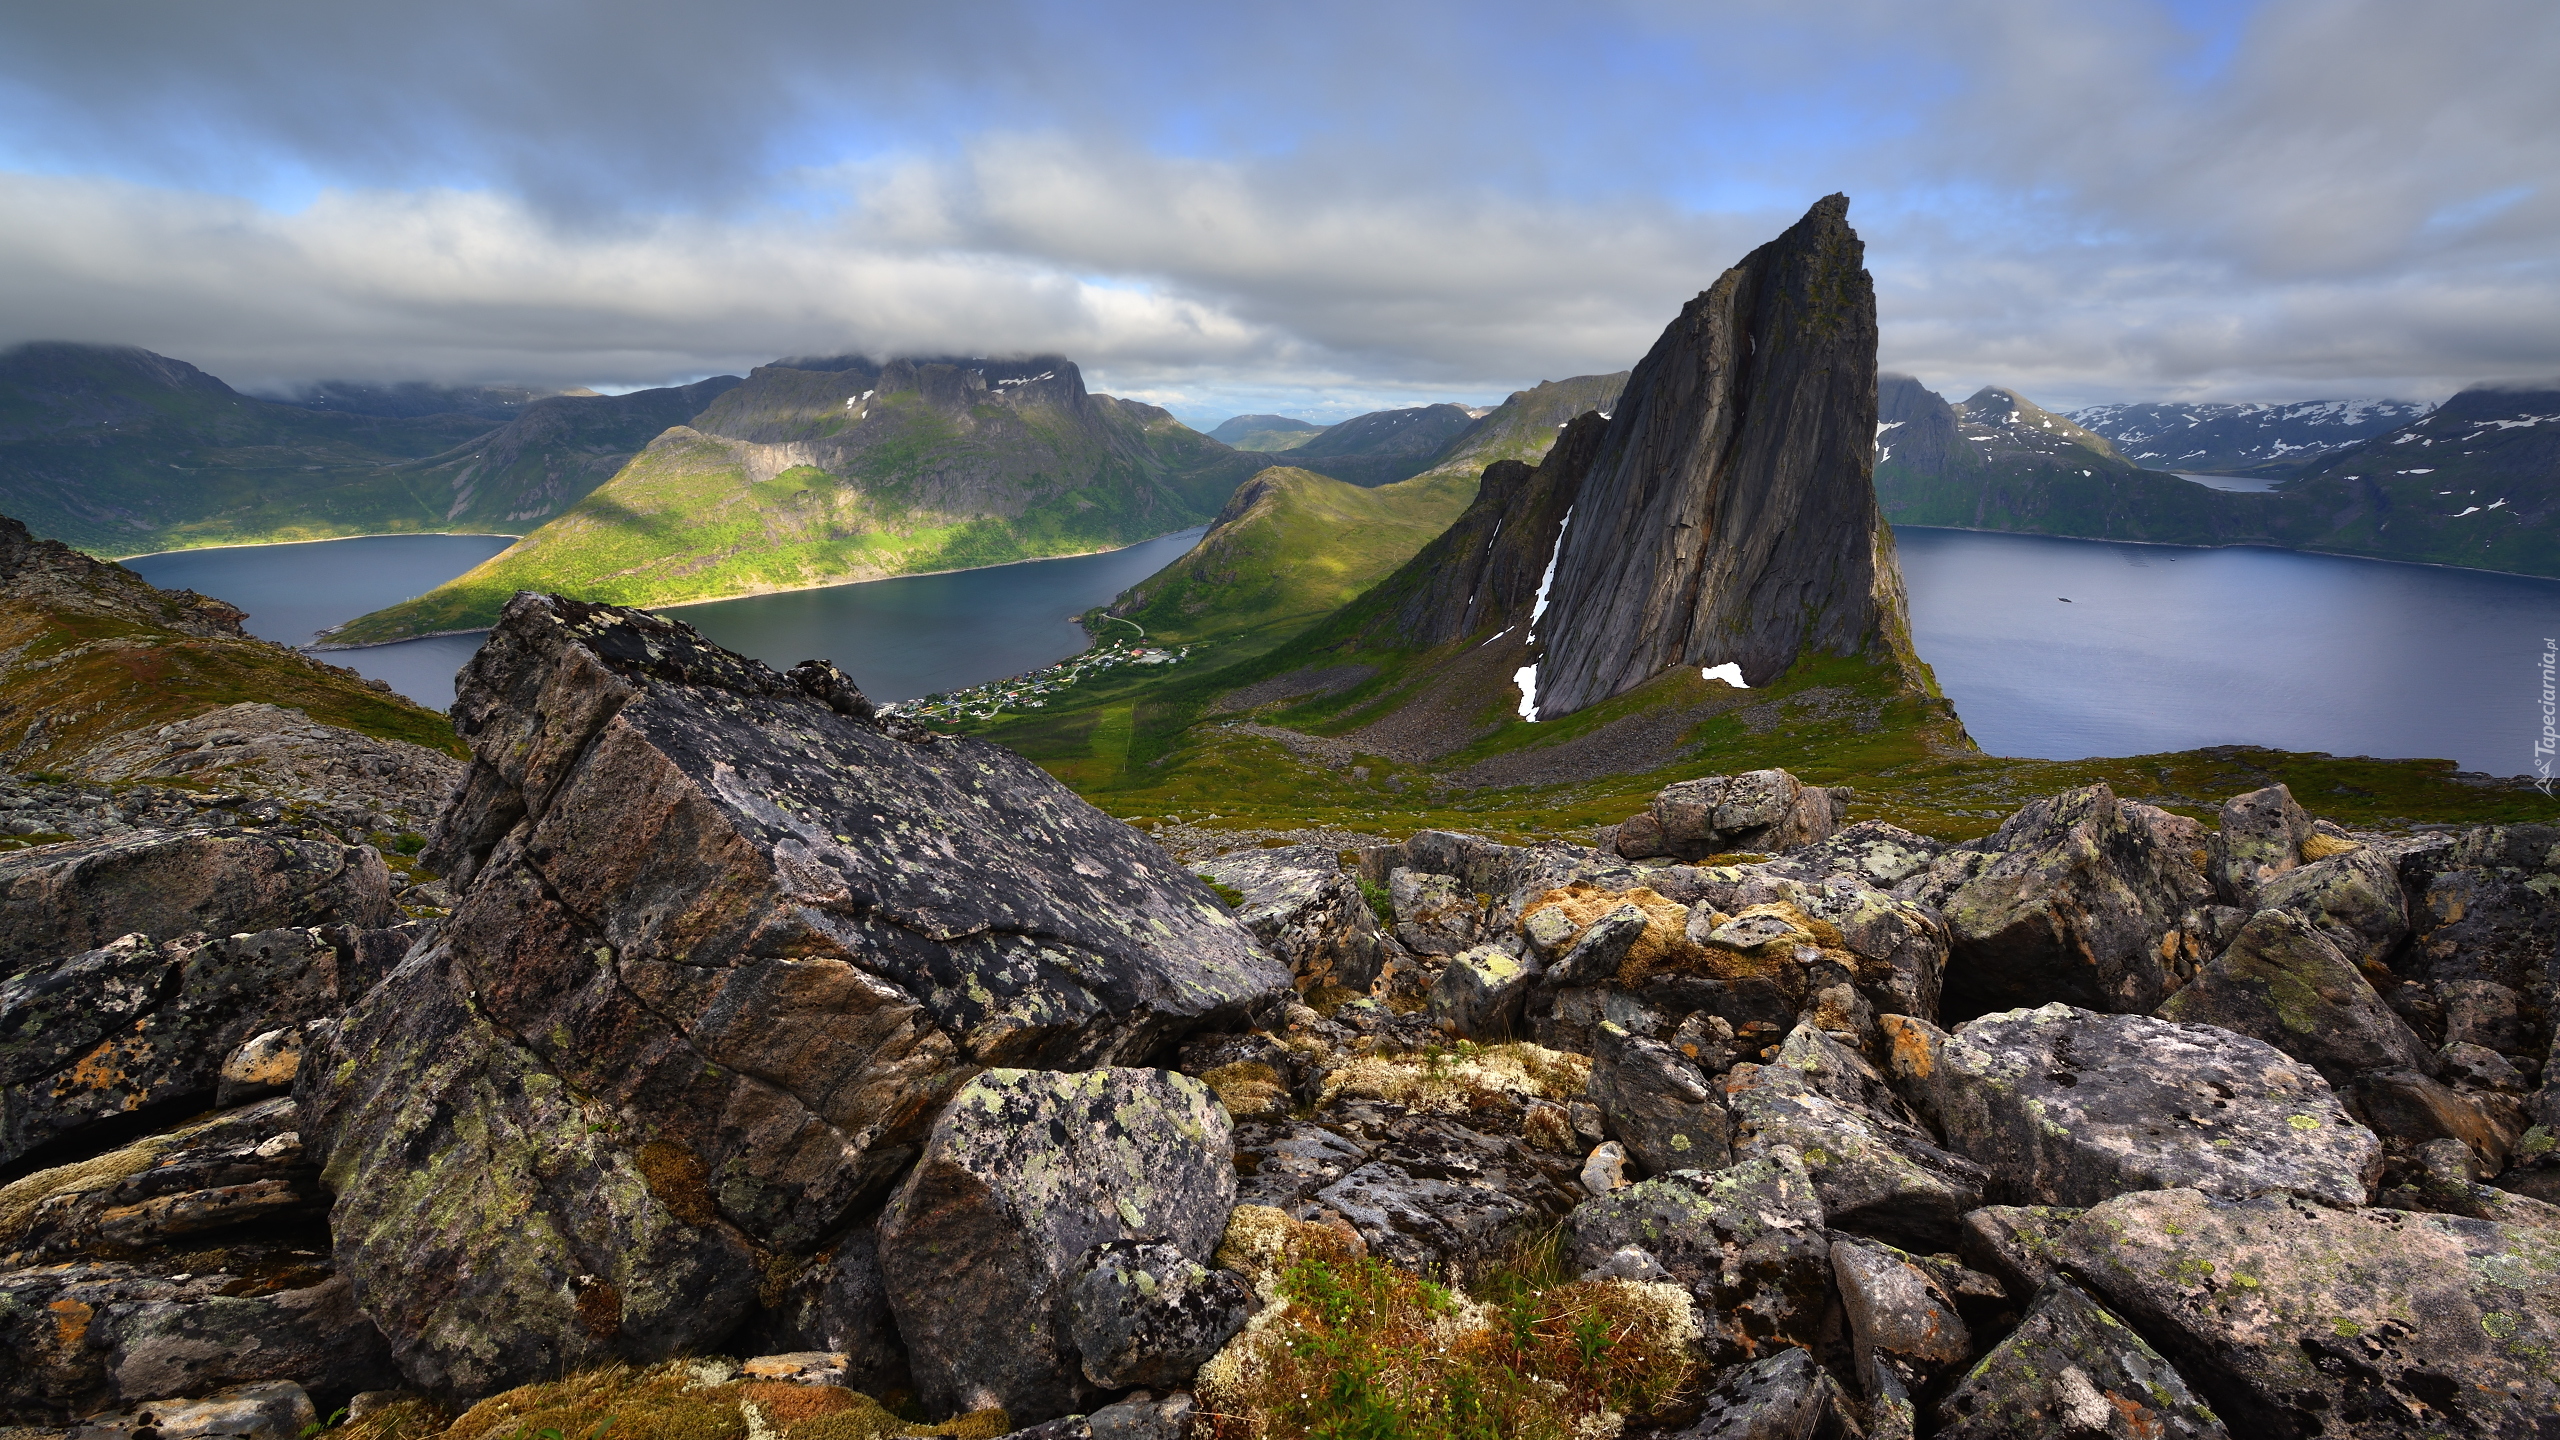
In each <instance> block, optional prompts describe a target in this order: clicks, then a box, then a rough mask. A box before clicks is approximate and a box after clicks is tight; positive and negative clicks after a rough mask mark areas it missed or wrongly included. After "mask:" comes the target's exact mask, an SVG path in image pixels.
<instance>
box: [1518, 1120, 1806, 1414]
mask: <svg viewBox="0 0 2560 1440" xmlns="http://www.w3.org/2000/svg"><path fill="white" fill-rule="evenodd" d="M1822 1220H1823V1215H1822V1201H1821V1199H1820V1198H1819V1197H1818V1196H1817V1195H1816V1194H1815V1192H1814V1188H1813V1178H1812V1177H1811V1176H1810V1175H1807V1174H1806V1173H1805V1168H1804V1164H1803V1161H1802V1160H1801V1158H1799V1157H1798V1156H1797V1155H1796V1154H1795V1152H1793V1151H1780V1152H1777V1153H1775V1154H1773V1155H1771V1156H1770V1157H1768V1158H1766V1159H1761V1160H1753V1161H1748V1162H1745V1163H1743V1164H1738V1165H1732V1166H1728V1167H1726V1168H1725V1169H1722V1170H1718V1171H1715V1172H1713V1173H1702V1172H1699V1171H1694V1170H1684V1171H1674V1172H1673V1173H1671V1174H1669V1175H1665V1176H1662V1177H1660V1178H1658V1179H1653V1180H1646V1181H1642V1182H1639V1183H1637V1184H1634V1185H1630V1186H1628V1187H1627V1188H1625V1189H1623V1190H1619V1191H1617V1192H1615V1193H1613V1194H1610V1195H1607V1196H1603V1197H1600V1198H1597V1199H1593V1200H1589V1201H1585V1202H1584V1203H1583V1204H1582V1205H1581V1206H1580V1207H1578V1208H1577V1209H1575V1211H1574V1212H1573V1215H1572V1217H1571V1218H1570V1219H1569V1220H1567V1221H1566V1223H1565V1258H1566V1261H1567V1263H1568V1264H1570V1265H1571V1266H1572V1267H1573V1268H1574V1269H1576V1270H1581V1271H1591V1270H1595V1269H1600V1268H1601V1267H1604V1266H1609V1265H1612V1264H1613V1263H1614V1264H1617V1265H1624V1264H1625V1263H1626V1262H1625V1261H1623V1260H1618V1259H1616V1257H1618V1256H1619V1255H1620V1254H1621V1252H1624V1251H1629V1250H1634V1251H1639V1252H1642V1254H1643V1256H1644V1257H1646V1259H1647V1260H1648V1261H1649V1262H1650V1264H1651V1265H1652V1266H1655V1267H1658V1268H1659V1270H1660V1271H1661V1272H1663V1274H1665V1275H1667V1276H1668V1277H1669V1278H1670V1279H1672V1280H1675V1281H1677V1282H1678V1283H1680V1284H1681V1285H1682V1286H1684V1287H1686V1288H1687V1289H1688V1291H1689V1294H1690V1297H1691V1298H1692V1299H1693V1300H1695V1301H1696V1302H1697V1306H1698V1314H1699V1317H1700V1319H1701V1321H1702V1322H1703V1323H1704V1325H1705V1327H1706V1331H1707V1333H1706V1337H1705V1340H1704V1345H1705V1348H1706V1350H1707V1352H1708V1354H1709V1355H1710V1356H1711V1357H1712V1362H1713V1363H1714V1364H1717V1365H1720V1366H1721V1365H1730V1364H1734V1363H1737V1362H1739V1361H1743V1360H1747V1359H1750V1358H1752V1357H1753V1356H1755V1355H1757V1354H1759V1353H1761V1352H1762V1351H1763V1350H1764V1349H1765V1348H1767V1347H1769V1346H1771V1345H1773V1344H1778V1345H1785V1344H1793V1345H1800V1346H1806V1347H1808V1348H1809V1347H1810V1346H1811V1345H1812V1344H1813V1342H1814V1340H1815V1339H1816V1337H1817V1335H1818V1333H1819V1331H1820V1328H1821V1323H1822V1308H1823V1302H1824V1297H1825V1296H1826V1295H1827V1294H1828V1292H1829V1289H1830V1278H1831V1277H1830V1267H1831V1260H1830V1256H1831V1247H1830V1243H1829V1241H1828V1240H1826V1239H1825V1238H1824V1235H1823V1230H1822ZM1648 1273H1650V1272H1648ZM1657 1278H1658V1277H1657Z"/></svg>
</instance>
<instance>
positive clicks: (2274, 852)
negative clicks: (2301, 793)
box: [2205, 785, 2311, 910]
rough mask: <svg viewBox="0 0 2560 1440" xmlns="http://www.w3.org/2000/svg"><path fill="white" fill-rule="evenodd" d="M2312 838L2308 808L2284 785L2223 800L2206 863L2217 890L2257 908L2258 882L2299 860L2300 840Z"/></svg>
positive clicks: (2233, 902) (2230, 901) (2230, 900)
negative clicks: (2301, 804)
mask: <svg viewBox="0 0 2560 1440" xmlns="http://www.w3.org/2000/svg"><path fill="white" fill-rule="evenodd" d="M2310 838H2311V816H2310V814H2309V813H2308V812H2306V811H2305V810H2304V809H2303V808H2302V807H2301V806H2300V805H2298V804H2296V803H2294V799H2293V792H2292V791H2291V790H2289V789H2287V788H2286V787H2284V786H2282V785H2269V786H2267V787H2266V788H2265V789H2263V790H2252V791H2249V792H2248V793H2247V794H2244V795H2234V796H2232V797H2231V798H2230V799H2228V800H2225V801H2223V802H2222V817H2221V823H2220V826H2219V828H2218V829H2216V830H2215V832H2214V834H2213V836H2212V838H2211V840H2210V841H2209V842H2208V846H2207V856H2208V858H2207V860H2206V864H2205V868H2206V871H2207V873H2208V874H2209V875H2210V877H2211V878H2212V881H2213V888H2214V890H2215V892H2216V893H2217V894H2219V895H2220V896H2221V897H2222V899H2223V900H2224V902H2225V903H2227V904H2231V905H2237V906H2239V907H2241V908H2243V909H2246V910H2256V909H2259V908H2260V906H2259V904H2258V889H2259V887H2260V886H2262V885H2265V884H2266V883H2267V882H2268V881H2270V880H2273V879H2275V878H2276V877H2277V876H2279V875H2282V874H2283V873H2285V872H2286V871H2288V870H2291V869H2292V868H2293V867H2295V866H2296V865H2299V864H2301V863H2302V844H2303V842H2304V841H2306V840H2308V839H2310Z"/></svg>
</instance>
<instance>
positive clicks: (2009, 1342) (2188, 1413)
mask: <svg viewBox="0 0 2560 1440" xmlns="http://www.w3.org/2000/svg"><path fill="white" fill-rule="evenodd" d="M1835 1253H1836V1252H1835ZM1937 1433H1938V1435H1939V1437H1940V1440H2049V1437H2054V1436H2073V1437H2079V1436H2089V1437H2093V1440H2094V1437H2099V1436H2104V1437H2107V1440H2226V1437H2228V1436H2229V1434H2230V1431H2228V1430H2226V1429H2224V1428H2223V1424H2222V1421H2221V1420H2220V1418H2218V1417H2217V1416H2215V1414H2214V1413H2213V1410H2212V1407H2210V1406H2208V1405H2207V1404H2205V1402H2204V1401H2203V1400H2201V1399H2200V1398H2198V1397H2197V1395H2196V1393H2195V1392H2194V1391H2193V1390H2191V1389H2189V1388H2188V1387H2187V1382H2186V1380H2185V1379H2184V1378H2183V1377H2181V1376H2180V1375H2179V1374H2178V1372H2177V1369H2176V1367H2174V1366H2172V1365H2171V1364H2170V1363H2169V1361H2168V1360H2167V1358H2166V1357H2164V1356H2162V1355H2161V1354H2160V1352H2159V1351H2157V1350H2154V1349H2152V1348H2151V1346H2150V1345H2149V1344H2147V1343H2146V1342H2145V1341H2144V1340H2143V1338H2142V1337H2141V1336H2140V1335H2137V1334H2135V1333H2134V1332H2133V1330H2132V1328H2131V1327H2130V1326H2128V1325H2126V1324H2125V1323H2124V1322H2123V1321H2122V1320H2119V1319H2117V1318H2116V1317H2115V1316H2113V1315H2111V1314H2109V1313H2107V1309H2106V1307H2105V1306H2103V1305H2100V1304H2099V1303H2098V1302H2096V1301H2094V1300H2092V1299H2090V1298H2089V1297H2088V1295H2087V1293H2086V1292H2084V1291H2082V1290H2081V1289H2080V1287H2079V1286H2077V1285H2074V1284H2072V1283H2071V1282H2070V1281H2069V1280H2065V1279H2062V1278H2059V1277H2056V1278H2055V1279H2053V1280H2050V1281H2048V1282H2047V1283H2046V1284H2045V1286H2044V1288H2043V1289H2042V1290H2040V1291H2038V1292H2037V1294H2036V1298H2035V1304H2034V1305H2033V1306H2032V1307H2031V1308H2029V1309H2028V1311H2027V1314H2026V1318H2025V1319H2023V1320H2021V1321H2019V1322H2018V1328H2017V1329H2016V1330H2013V1331H2011V1332H2010V1334H2009V1338H2007V1339H2006V1340H2003V1341H2001V1342H2000V1344H1999V1346H1998V1347H1997V1348H1995V1349H1994V1350H1992V1352H1991V1353H1990V1354H1988V1355H1986V1356H1984V1357H1983V1358H1982V1363H1980V1364H1978V1365H1976V1366H1974V1367H1973V1369H1971V1370H1970V1371H1967V1372H1966V1373H1965V1376H1964V1378H1963V1379H1962V1380H1961V1381H1959V1382H1958V1383H1957V1384H1956V1386H1955V1388H1954V1389H1952V1390H1950V1391H1948V1392H1947V1396H1946V1398H1945V1399H1944V1400H1942V1401H1940V1402H1939V1404H1938V1431H1937Z"/></svg>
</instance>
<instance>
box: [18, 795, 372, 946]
mask: <svg viewBox="0 0 2560 1440" xmlns="http://www.w3.org/2000/svg"><path fill="white" fill-rule="evenodd" d="M392 918H393V917H392V914H391V872H390V871H389V870H388V869H386V868H385V867H384V866H383V863H382V856H381V855H380V854H378V853H376V852H375V851H373V850H372V849H370V848H368V847H366V846H362V845H340V844H337V843H334V842H331V841H325V840H294V839H287V838H284V837H280V836H269V835H263V834H259V833H257V832H254V831H240V830H180V831H172V832H145V833H141V834H135V835H126V836H120V837H116V838H110V839H100V840H87V841H75V842H66V843H64V844H60V845H40V846H37V847H35V848H34V849H31V850H14V851H8V852H5V853H0V979H7V978H9V977H11V976H14V975H17V974H18V973H20V972H22V971H24V970H26V969H28V968H29V967H30V966H33V965H38V964H43V963H46V962H50V961H54V960H58V959H60V958H61V957H63V956H66V955H76V954H79V953H81V952H83V951H87V950H94V949H97V948H98V947H99V946H102V945H105V944H108V943H109V942H111V941H113V940H115V939H116V938H117V937H119V936H122V935H128V934H133V933H136V932H139V933H141V934H144V935H148V936H150V937H152V938H154V939H159V940H166V939H170V938H172V937H174V936H178V935H182V934H186V933H188V932H190V931H209V932H211V933H213V934H216V935H233V934H239V933H242V932H248V931H264V930H276V929H283V928H286V927H292V926H310V925H337V924H346V925H357V926H379V925H386V924H388V923H390V921H391V920H392Z"/></svg>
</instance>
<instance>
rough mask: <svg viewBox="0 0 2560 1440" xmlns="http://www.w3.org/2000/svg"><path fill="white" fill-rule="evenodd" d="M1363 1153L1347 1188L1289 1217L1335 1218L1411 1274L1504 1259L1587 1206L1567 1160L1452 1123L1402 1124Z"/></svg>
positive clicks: (1324, 1190)
mask: <svg viewBox="0 0 2560 1440" xmlns="http://www.w3.org/2000/svg"><path fill="white" fill-rule="evenodd" d="M1357 1153H1358V1154H1359V1157H1360V1158H1359V1160H1358V1162H1357V1163H1356V1164H1354V1165H1352V1166H1351V1167H1350V1168H1349V1169H1348V1170H1345V1171H1344V1172H1343V1173H1342V1175H1341V1178H1339V1179H1337V1180H1333V1181H1332V1182H1330V1183H1328V1184H1324V1185H1321V1186H1319V1187H1316V1188H1314V1189H1313V1190H1312V1191H1311V1192H1307V1191H1301V1192H1300V1193H1301V1194H1303V1195H1304V1196H1305V1198H1304V1199H1302V1200H1299V1201H1298V1202H1297V1203H1296V1204H1294V1205H1292V1206H1285V1207H1283V1208H1288V1209H1289V1210H1290V1212H1291V1213H1292V1214H1293V1215H1294V1214H1299V1213H1300V1212H1308V1213H1313V1211H1314V1210H1315V1209H1316V1208H1317V1207H1321V1208H1322V1209H1323V1210H1329V1211H1331V1212H1332V1213H1334V1214H1336V1215H1339V1216H1341V1217H1342V1218H1343V1219H1344V1220H1346V1221H1348V1222H1349V1223H1350V1225H1351V1227H1352V1228H1353V1229H1354V1230H1356V1231H1358V1232H1359V1235H1360V1238H1361V1240H1362V1241H1363V1242H1364V1243H1366V1244H1367V1246H1368V1247H1369V1250H1370V1252H1371V1253H1372V1254H1375V1255H1377V1256H1378V1257H1379V1258H1380V1259H1384V1260H1391V1261H1393V1262H1395V1263H1396V1264H1399V1265H1402V1266H1404V1267H1406V1268H1407V1269H1411V1270H1429V1269H1453V1268H1465V1267H1469V1266H1473V1265H1477V1264H1481V1263H1483V1262H1486V1261H1489V1260H1493V1259H1497V1258H1499V1257H1500V1255H1501V1253H1502V1251H1503V1248H1504V1247H1505V1246H1506V1245H1507V1244H1509V1243H1510V1241H1511V1240H1513V1239H1514V1238H1515V1237H1517V1236H1518V1235H1521V1234H1523V1233H1527V1232H1529V1231H1531V1230H1534V1229H1537V1228H1539V1227H1542V1226H1551V1225H1553V1224H1554V1223H1555V1222H1556V1221H1557V1220H1558V1219H1559V1218H1560V1217H1562V1215H1563V1214H1564V1213H1565V1211H1567V1210H1568V1209H1570V1208H1571V1207H1572V1206H1573V1204H1574V1203H1575V1202H1576V1201H1577V1200H1579V1199H1580V1198H1581V1196H1580V1194H1579V1192H1578V1191H1577V1190H1576V1189H1575V1188H1573V1186H1574V1181H1573V1170H1572V1166H1571V1165H1570V1163H1568V1162H1565V1161H1564V1160H1563V1157H1561V1156H1550V1155H1546V1154H1543V1153H1542V1152H1539V1151H1537V1150H1535V1149H1533V1148H1531V1147H1529V1146H1526V1145H1523V1144H1521V1143H1520V1142H1519V1141H1517V1140H1514V1139H1512V1138H1510V1137H1509V1136H1507V1135H1493V1134H1487V1133H1485V1132H1484V1131H1482V1130H1477V1129H1473V1128H1471V1127H1469V1126H1467V1125H1463V1124H1460V1123H1458V1122H1457V1121H1455V1120H1452V1119H1446V1118H1439V1117H1429V1116H1415V1117H1408V1118H1405V1119H1401V1120H1398V1121H1395V1122H1393V1123H1392V1124H1391V1125H1389V1126H1387V1127H1384V1133H1382V1134H1380V1135H1379V1137H1378V1138H1377V1140H1376V1141H1375V1142H1373V1143H1370V1144H1366V1145H1362V1146H1361V1147H1360V1148H1359V1150H1358V1152H1357ZM1257 1178H1259V1177H1257ZM1256 1190H1257V1193H1258V1194H1269V1193H1271V1192H1270V1190H1269V1189H1268V1188H1266V1187H1264V1186H1257V1187H1256ZM1274 1198H1275V1199H1276V1198H1277V1197H1276V1196H1275V1197H1274ZM1265 1203H1273V1202H1272V1201H1266V1202H1265Z"/></svg>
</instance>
